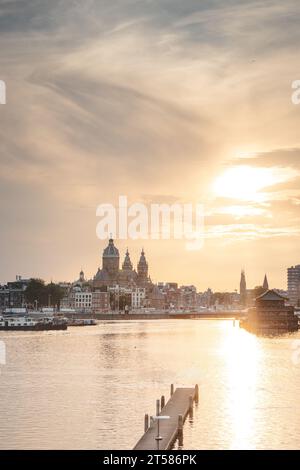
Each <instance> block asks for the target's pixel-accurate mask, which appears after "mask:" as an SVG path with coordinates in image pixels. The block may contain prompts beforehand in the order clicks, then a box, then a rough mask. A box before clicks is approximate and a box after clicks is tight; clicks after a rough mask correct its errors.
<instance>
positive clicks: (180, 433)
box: [177, 415, 183, 447]
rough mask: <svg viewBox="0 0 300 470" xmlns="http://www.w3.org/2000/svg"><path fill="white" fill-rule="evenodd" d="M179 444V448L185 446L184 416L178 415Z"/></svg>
mask: <svg viewBox="0 0 300 470" xmlns="http://www.w3.org/2000/svg"><path fill="white" fill-rule="evenodd" d="M177 437H178V444H179V447H182V446H183V416H182V415H178V434H177Z"/></svg>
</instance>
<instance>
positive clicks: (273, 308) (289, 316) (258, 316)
mask: <svg viewBox="0 0 300 470" xmlns="http://www.w3.org/2000/svg"><path fill="white" fill-rule="evenodd" d="M286 301H287V299H286V298H285V297H282V296H281V295H280V294H278V293H277V292H276V291H275V290H268V291H266V292H264V293H263V294H262V295H260V296H259V297H257V299H256V300H255V307H253V308H251V309H249V311H248V318H247V319H246V320H243V321H241V323H240V325H241V327H243V328H245V329H246V330H248V331H250V332H253V333H266V334H268V333H284V332H289V331H297V330H298V317H297V316H296V315H295V313H294V307H293V306H291V305H286Z"/></svg>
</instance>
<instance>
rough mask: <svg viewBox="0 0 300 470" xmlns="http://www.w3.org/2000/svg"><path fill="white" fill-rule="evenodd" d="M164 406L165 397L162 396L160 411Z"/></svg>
mask: <svg viewBox="0 0 300 470" xmlns="http://www.w3.org/2000/svg"><path fill="white" fill-rule="evenodd" d="M165 404H166V400H165V396H164V395H162V396H161V399H160V409H161V410H162V409H163V408H164V406H165Z"/></svg>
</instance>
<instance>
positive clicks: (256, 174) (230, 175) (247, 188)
mask: <svg viewBox="0 0 300 470" xmlns="http://www.w3.org/2000/svg"><path fill="white" fill-rule="evenodd" d="M281 181H282V178H280V175H278V174H276V172H274V168H257V167H252V166H247V165H242V166H235V167H232V168H228V169H227V170H226V171H225V172H224V173H223V174H222V175H220V176H219V177H217V178H216V180H215V181H214V184H213V191H214V193H215V194H216V196H218V197H225V198H231V199H239V200H244V201H256V202H259V201H262V200H263V199H264V197H263V194H262V193H261V190H262V189H264V188H266V187H268V186H272V185H274V184H276V183H278V182H281Z"/></svg>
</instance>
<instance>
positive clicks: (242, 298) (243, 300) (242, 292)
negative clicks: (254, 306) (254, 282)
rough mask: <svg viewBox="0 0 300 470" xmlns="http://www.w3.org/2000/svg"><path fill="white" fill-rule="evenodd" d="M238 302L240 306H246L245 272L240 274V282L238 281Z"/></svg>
mask: <svg viewBox="0 0 300 470" xmlns="http://www.w3.org/2000/svg"><path fill="white" fill-rule="evenodd" d="M240 302H241V304H242V305H246V304H247V284H246V275H245V271H244V270H242V272H241V281H240Z"/></svg>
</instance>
